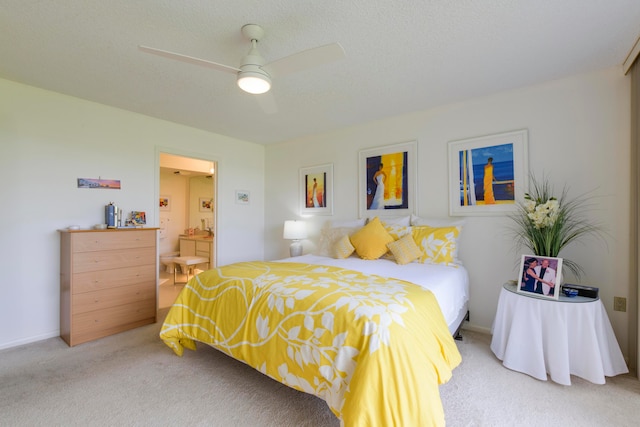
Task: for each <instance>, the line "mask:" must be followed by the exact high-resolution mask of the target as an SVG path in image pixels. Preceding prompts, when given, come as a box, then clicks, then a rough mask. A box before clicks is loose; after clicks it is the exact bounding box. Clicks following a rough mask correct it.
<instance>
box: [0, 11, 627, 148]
mask: <svg viewBox="0 0 640 427" xmlns="http://www.w3.org/2000/svg"><path fill="white" fill-rule="evenodd" d="M247 23H256V24H259V25H261V26H262V27H263V28H264V30H265V33H266V35H265V37H264V40H263V41H262V42H261V44H260V51H261V53H262V55H263V56H264V57H265V59H266V60H267V62H270V61H273V60H275V59H278V58H281V57H284V56H287V55H290V54H292V53H295V52H298V51H301V50H304V49H308V48H312V47H316V46H320V45H323V44H327V43H331V42H339V43H340V44H341V45H342V46H343V47H344V49H345V51H346V54H347V57H346V59H344V60H341V61H339V62H335V63H331V64H326V65H323V66H320V67H317V68H313V69H310V70H306V71H302V72H299V73H296V74H292V75H288V76H283V77H282V78H280V79H274V82H273V89H272V95H273V97H274V98H275V101H276V103H277V106H278V112H277V113H275V114H266V113H265V112H264V111H263V110H262V109H261V107H260V104H259V103H258V102H257V101H256V99H255V95H249V94H246V93H244V92H242V91H241V90H240V89H239V88H238V87H237V86H236V83H235V76H233V75H232V74H226V73H222V72H219V71H216V70H212V69H207V68H204V67H198V66H196V65H192V64H186V63H181V62H178V61H173V60H169V59H166V58H161V57H157V56H154V55H150V54H147V53H144V52H141V51H140V50H138V48H137V46H138V45H147V46H152V47H157V48H160V49H165V50H170V51H173V52H179V53H182V54H186V55H191V56H196V57H199V58H204V59H207V60H211V61H215V62H219V63H224V64H229V65H232V66H239V65H240V61H241V59H242V57H243V56H244V55H245V54H246V53H247V51H248V49H249V44H248V42H247V41H246V40H244V39H243V37H242V35H241V33H240V28H241V27H242V25H244V24H247ZM0 28H1V32H2V37H0V77H3V78H6V79H9V80H13V81H17V82H21V83H25V84H28V85H32V86H36V87H40V88H44V89H48V90H52V91H56V92H60V93H64V94H68V95H72V96H75V97H79V98H83V99H87V100H91V101H95V102H99V103H102V104H106V105H111V106H114V107H118V108H123V109H126V110H130V111H134V112H138V113H142V114H145V115H149V116H153V117H158V118H161V119H165V120H169V121H173V122H177V123H182V124H185V125H188V126H193V127H196V128H201V129H205V130H208V131H212V132H216V133H220V134H223V135H228V136H232V137H236V138H240V139H243V140H248V141H253V142H257V143H263V144H268V143H273V142H279V141H283V140H288V139H292V138H296V137H299V136H302V135H307V134H313V133H318V132H325V131H330V130H333V129H337V128H341V127H345V126H350V125H354V124H357V123H362V122H366V121H371V120H376V119H381V118H384V117H389V116H395V115H399V114H403V113H408V112H411V111H417V110H423V109H428V108H432V107H434V106H438V105H443V104H447V103H451V102H456V101H460V100H464V99H468V98H472V97H477V96H482V95H487V94H491V93H495V92H497V91H502V90H506V89H512V88H517V87H522V86H527V85H532V84H535V83H538V82H543V81H548V80H552V79H557V78H561V77H564V76H568V75H572V74H577V73H582V72H589V71H594V70H598V69H603V68H608V67H611V66H616V65H620V64H622V62H623V61H624V60H625V57H626V55H627V53H628V52H629V50H630V49H631V47H632V45H633V43H634V42H635V40H636V38H637V37H638V35H640V1H638V0H561V1H558V0H483V1H480V0H456V1H452V0H402V1H388V0H349V1H344V0H340V1H339V0H324V1H312V0H270V1H265V0H259V1H258V0H215V1H212V0H189V1H175V0H110V1H104V0H82V1H77V0H56V1H53V0H51V1H47V0H0ZM621 72H622V68H621ZM0 96H1V94H0Z"/></svg>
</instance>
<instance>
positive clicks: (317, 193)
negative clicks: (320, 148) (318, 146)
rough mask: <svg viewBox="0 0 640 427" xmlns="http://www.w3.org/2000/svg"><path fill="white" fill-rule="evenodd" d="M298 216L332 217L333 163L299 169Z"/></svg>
mask: <svg viewBox="0 0 640 427" xmlns="http://www.w3.org/2000/svg"><path fill="white" fill-rule="evenodd" d="M299 179H300V214H301V215H333V163H329V164H326V165H320V166H313V167H307V168H300V178H299Z"/></svg>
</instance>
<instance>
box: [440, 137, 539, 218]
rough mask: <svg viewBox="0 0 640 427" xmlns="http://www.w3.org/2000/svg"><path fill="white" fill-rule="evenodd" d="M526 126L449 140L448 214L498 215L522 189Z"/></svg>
mask: <svg viewBox="0 0 640 427" xmlns="http://www.w3.org/2000/svg"><path fill="white" fill-rule="evenodd" d="M527 139H528V138H527V130H526V129H524V130H518V131H514V132H506V133H501V134H495V135H488V136H483V137H477V138H469V139H463V140H458V141H451V142H449V173H450V176H449V214H450V215H502V214H505V213H507V212H513V211H515V210H516V209H517V204H516V202H517V200H522V197H523V196H524V193H526V186H527V179H526V178H527V176H528V174H529V172H528V162H527Z"/></svg>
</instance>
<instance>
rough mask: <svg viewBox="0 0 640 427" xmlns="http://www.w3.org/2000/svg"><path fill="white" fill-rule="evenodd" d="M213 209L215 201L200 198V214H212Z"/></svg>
mask: <svg viewBox="0 0 640 427" xmlns="http://www.w3.org/2000/svg"><path fill="white" fill-rule="evenodd" d="M212 208H213V199H212V198H210V197H200V198H199V199H198V209H199V211H200V212H211V211H212Z"/></svg>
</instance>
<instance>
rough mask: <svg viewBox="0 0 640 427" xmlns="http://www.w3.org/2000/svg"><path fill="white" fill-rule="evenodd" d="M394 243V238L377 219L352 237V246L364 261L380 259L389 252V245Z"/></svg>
mask: <svg viewBox="0 0 640 427" xmlns="http://www.w3.org/2000/svg"><path fill="white" fill-rule="evenodd" d="M391 242H393V237H391V235H390V234H389V233H387V230H385V229H384V227H383V226H382V224H381V223H380V219H379V218H378V217H375V218H374V219H372V220H371V221H369V223H368V224H367V225H365V226H364V227H362V228H361V229H360V230H358V231H356V232H355V233H353V234H352V235H351V244H352V245H353V246H354V247H355V248H356V253H357V254H358V255H359V256H360V258H362V259H378V258H380V257H381V256H382V255H384V254H385V253H386V252H387V243H391Z"/></svg>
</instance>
